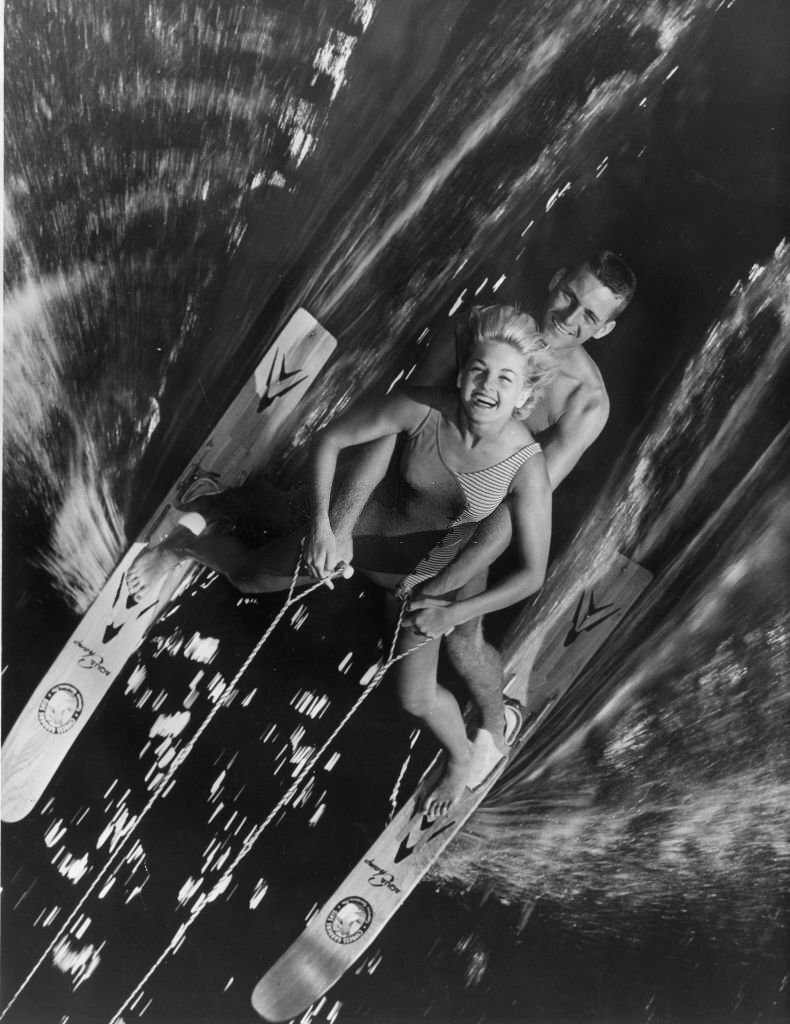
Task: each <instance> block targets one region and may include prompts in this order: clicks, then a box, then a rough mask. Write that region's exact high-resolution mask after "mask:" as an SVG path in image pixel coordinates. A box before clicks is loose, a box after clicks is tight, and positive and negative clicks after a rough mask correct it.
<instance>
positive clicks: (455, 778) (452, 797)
mask: <svg viewBox="0 0 790 1024" xmlns="http://www.w3.org/2000/svg"><path fill="white" fill-rule="evenodd" d="M471 767H472V744H471V743H470V744H469V752H468V754H467V756H466V757H465V758H463V759H459V758H455V757H449V756H448V758H447V764H446V766H445V769H444V775H442V777H441V779H440V780H439V783H438V785H436V786H435V787H434V789H433V790H432V791H431V792H430V793H428V795H427V796H426V797H425V798H424V800H423V803H422V812H423V814H424V815H425V816H426V818H427V819H428V820H429V821H436V819H437V818H441V817H443V815H445V814H447V813H449V811H451V810H452V808H453V807H454V806H455V805H456V804H457V803H458V801H459V799H460V798H461V794H462V793H463V791H464V789H465V788H466V784H467V781H468V779H469V772H470V769H471Z"/></svg>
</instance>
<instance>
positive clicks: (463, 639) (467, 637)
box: [445, 573, 506, 752]
mask: <svg viewBox="0 0 790 1024" xmlns="http://www.w3.org/2000/svg"><path fill="white" fill-rule="evenodd" d="M486 583H487V573H482V574H479V575H478V576H477V577H475V579H473V580H471V581H470V582H469V583H468V584H467V586H466V587H464V588H463V589H462V590H461V591H460V592H459V594H458V597H459V598H461V599H462V598H466V597H474V596H475V595H476V594H479V593H481V592H482V591H483V590H485V588H486ZM445 646H446V649H447V656H448V657H449V659H450V663H451V665H452V666H453V668H454V669H455V671H456V672H457V673H458V675H459V676H460V677H461V679H462V680H463V681H464V683H465V684H466V686H467V689H468V690H469V693H470V695H471V697H472V699H473V700H474V702H475V704H476V705H477V707H478V708H479V710H480V728H481V729H485V730H486V731H487V732H488V733H490V734H491V737H492V739H493V741H494V745H495V746H496V748H497V750H499V751H500V752H504V751H505V749H506V743H505V705H504V701H503V699H502V691H503V690H504V688H505V668H504V663H503V661H502V656H501V655H500V653H499V651H498V650H497V649H496V648H495V647H494V646H493V645H492V644H489V643H487V642H486V639H485V636H484V635H483V622H482V619H472V620H471V621H470V622H465V623H463V625H461V626H456V628H455V629H454V630H453V631H452V633H450V634H449V636H446V637H445Z"/></svg>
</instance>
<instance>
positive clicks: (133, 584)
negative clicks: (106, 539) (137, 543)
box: [126, 541, 184, 601]
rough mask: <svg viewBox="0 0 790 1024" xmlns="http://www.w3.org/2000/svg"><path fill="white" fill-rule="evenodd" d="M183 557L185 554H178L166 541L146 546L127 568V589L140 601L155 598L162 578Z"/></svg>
mask: <svg viewBox="0 0 790 1024" xmlns="http://www.w3.org/2000/svg"><path fill="white" fill-rule="evenodd" d="M183 559H184V556H183V554H178V553H177V552H176V551H174V550H173V549H172V548H171V547H168V545H167V542H166V541H162V543H161V544H155V545H153V547H148V548H145V549H144V550H143V551H141V552H140V554H139V555H138V556H137V558H135V560H134V561H133V562H132V564H131V565H130V566H129V569H128V570H127V573H126V588H127V590H128V591H129V593H130V594H132V596H133V597H136V598H137V600H138V601H145V600H151V599H153V598H155V597H156V596H157V594H158V593H159V587H160V585H161V583H162V580H163V579H164V578H165V576H166V575H167V574H168V573H169V572H170V570H171V569H173V568H175V566H177V565H178V563H179V562H181V561H183Z"/></svg>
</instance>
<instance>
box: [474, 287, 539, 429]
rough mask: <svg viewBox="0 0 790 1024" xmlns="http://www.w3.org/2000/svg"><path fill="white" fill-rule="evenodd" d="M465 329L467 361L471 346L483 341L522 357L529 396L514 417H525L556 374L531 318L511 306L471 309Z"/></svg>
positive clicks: (475, 307) (534, 322) (535, 324)
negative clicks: (505, 348) (466, 330)
mask: <svg viewBox="0 0 790 1024" xmlns="http://www.w3.org/2000/svg"><path fill="white" fill-rule="evenodd" d="M469 327H470V331H469V335H468V345H467V348H466V356H467V358H468V357H469V354H470V352H471V349H472V346H473V345H474V344H475V342H486V341H501V342H504V343H505V344H506V345H511V346H512V347H513V348H514V349H516V351H517V352H519V353H520V354H521V355H522V356H524V358H525V360H526V363H527V368H526V375H525V376H526V380H527V383H528V384H529V386H530V394H529V396H528V397H527V400H526V402H524V404H523V405H521V406H519V407H518V408H517V409H516V410H515V412H514V415H515V416H517V417H518V418H519V419H524V418H525V417H527V416H529V414H530V413H531V412H532V410H533V409H534V408H535V406H536V405H537V404H538V402H539V401H540V399H541V398H542V396H543V393H544V391H545V390H546V386H547V384H548V383H549V382H550V381H551V380H552V379H553V378H554V376H555V374H556V372H557V364H556V362H555V360H554V358H553V356H552V354H551V348H550V347H549V345H548V344H547V343H546V342H545V341H544V340H543V336H542V334H541V333H540V329H539V327H538V324H537V321H536V320H535V318H534V317H533V316H530V314H529V313H523V312H522V311H521V310H520V309H517V308H516V307H515V306H473V307H472V309H471V311H470V314H469Z"/></svg>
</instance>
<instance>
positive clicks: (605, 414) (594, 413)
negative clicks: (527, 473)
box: [540, 387, 609, 490]
mask: <svg viewBox="0 0 790 1024" xmlns="http://www.w3.org/2000/svg"><path fill="white" fill-rule="evenodd" d="M608 419H609V396H608V395H607V394H606V392H605V391H604V390H603V388H595V389H594V390H592V389H590V388H584V387H579V388H577V389H576V391H574V393H573V394H572V395H571V398H570V400H569V402H568V405H567V406H566V408H565V411H564V412H563V414H562V416H560V418H559V419H558V420H557V422H556V423H554V424H552V426H551V427H549V429H548V430H546V431H544V432H543V433H542V434H541V435H540V444H541V447H542V448H543V454H544V455H545V456H546V467H547V469H548V473H549V481H550V482H551V489H552V490H556V489H557V487H558V486H559V485H560V484H561V483H562V481H563V480H564V479H565V477H566V476H567V475H568V474H569V473H570V471H571V470H572V469H573V467H574V466H575V465H576V463H577V462H578V461H579V459H580V458H581V457H582V455H583V454H584V453H585V452H586V451H587V449H588V448H589V447H590V445H591V444H592V443H593V441H594V440H595V439H596V437H598V435H599V434H600V433H601V431H602V430H603V428H604V427H605V426H606V421H607V420H608Z"/></svg>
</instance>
